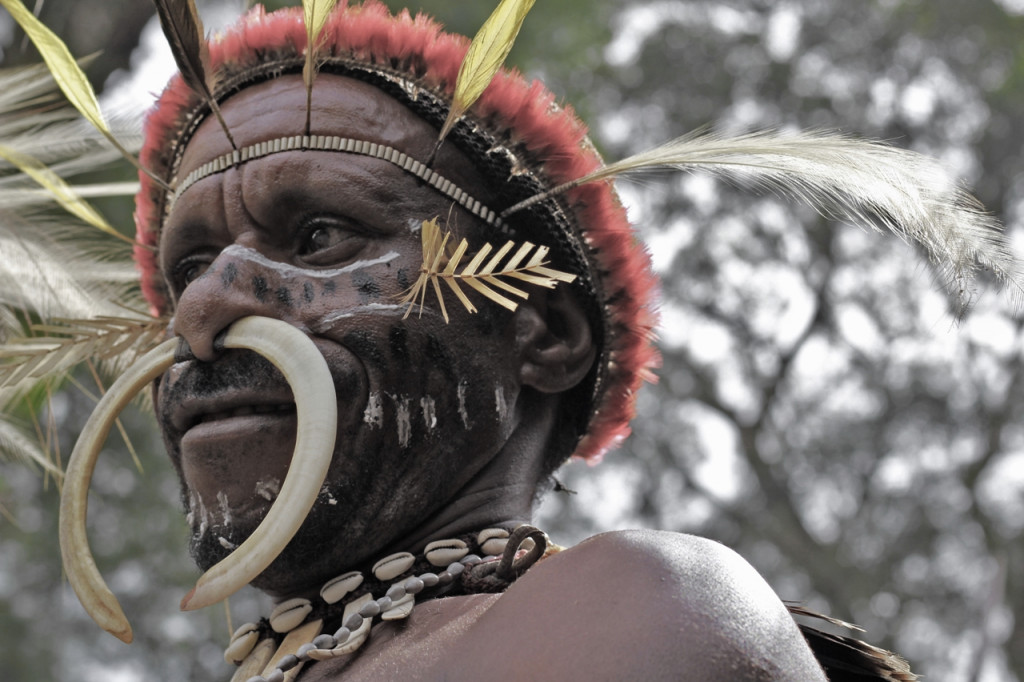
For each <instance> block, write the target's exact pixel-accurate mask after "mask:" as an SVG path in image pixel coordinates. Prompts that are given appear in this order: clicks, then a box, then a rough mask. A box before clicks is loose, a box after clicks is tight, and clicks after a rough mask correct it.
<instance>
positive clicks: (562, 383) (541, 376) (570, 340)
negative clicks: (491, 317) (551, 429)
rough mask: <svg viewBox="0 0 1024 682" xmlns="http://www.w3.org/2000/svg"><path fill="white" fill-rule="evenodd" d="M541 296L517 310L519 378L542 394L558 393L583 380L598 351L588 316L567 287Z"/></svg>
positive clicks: (531, 298)
mask: <svg viewBox="0 0 1024 682" xmlns="http://www.w3.org/2000/svg"><path fill="white" fill-rule="evenodd" d="M544 293H546V294H547V295H546V296H536V295H534V296H531V297H530V300H529V301H528V302H526V303H524V304H523V305H521V306H519V309H518V310H517V311H516V345H517V348H518V350H519V356H520V358H522V365H521V367H520V372H519V378H520V380H521V381H522V383H523V385H526V386H532V387H533V388H535V389H537V390H538V391H540V392H541V393H561V392H562V391H566V390H568V389H570V388H572V387H573V386H575V385H576V384H578V383H579V382H580V381H582V380H583V378H584V377H585V376H586V375H587V373H588V372H589V371H590V368H591V367H592V366H593V364H594V358H595V356H596V355H597V349H596V348H595V347H594V341H593V336H592V334H591V330H590V323H589V322H588V320H587V316H586V314H585V313H584V312H583V308H582V306H581V305H580V304H579V301H577V300H576V297H575V296H574V295H573V292H572V291H571V290H570V289H569V287H567V286H559V287H557V288H555V289H554V290H553V291H551V292H550V293H548V292H544Z"/></svg>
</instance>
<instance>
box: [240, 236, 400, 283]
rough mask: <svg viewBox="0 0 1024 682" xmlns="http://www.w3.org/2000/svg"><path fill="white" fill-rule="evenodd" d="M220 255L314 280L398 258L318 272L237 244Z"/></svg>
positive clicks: (390, 255) (395, 254)
mask: <svg viewBox="0 0 1024 682" xmlns="http://www.w3.org/2000/svg"><path fill="white" fill-rule="evenodd" d="M221 254H223V255H227V256H232V257H234V258H238V259H241V260H247V261H251V262H252V263H255V264H256V265H259V266H260V267H263V268H266V269H267V270H272V271H274V272H276V273H277V274H278V275H280V276H281V277H311V278H315V279H331V278H334V277H337V276H338V275H344V274H347V273H350V272H356V271H358V270H362V269H364V268H369V267H373V266H374V265H381V264H383V263H390V262H391V261H393V260H394V259H396V258H398V255H399V254H398V252H397V251H388V252H387V253H385V254H384V255H383V256H381V257H380V258H372V259H370V260H359V261H356V262H355V263H349V264H348V265H346V266H345V267H342V268H333V269H330V270H318V269H310V268H300V267H298V266H295V265H289V264H288V263H281V262H280V261H276V260H271V259H269V258H267V257H266V256H264V255H263V254H262V253H260V252H259V251H257V250H255V249H250V248H249V247H248V246H240V245H238V244H231V245H229V246H226V247H225V248H224V250H223V251H221Z"/></svg>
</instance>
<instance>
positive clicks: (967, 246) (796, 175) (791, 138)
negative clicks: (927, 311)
mask: <svg viewBox="0 0 1024 682" xmlns="http://www.w3.org/2000/svg"><path fill="white" fill-rule="evenodd" d="M659 168H660V169H665V168H674V169H678V170H685V171H694V170H704V171H709V172H711V173H714V174H717V175H721V176H724V177H727V178H729V179H732V180H737V181H740V182H745V183H750V184H753V185H755V186H761V187H766V188H768V189H770V190H773V191H776V192H779V193H782V194H786V195H791V196H793V197H795V198H797V199H800V200H802V201H805V202H806V203H808V204H810V205H811V206H813V207H815V208H816V209H817V210H819V211H821V212H822V213H825V214H827V215H828V216H830V217H836V218H843V219H847V220H852V221H855V222H857V223H861V224H865V225H871V226H873V227H877V226H879V225H880V226H882V227H885V228H887V229H889V230H891V231H892V232H894V233H895V234H897V235H899V236H900V237H901V238H903V239H905V240H908V241H912V242H916V243H917V244H920V245H921V246H922V247H924V249H925V251H926V252H927V254H928V256H929V258H930V259H931V260H932V261H933V262H934V263H935V264H936V266H937V267H938V269H939V271H940V273H941V274H942V275H943V277H944V278H945V279H946V281H947V285H948V286H949V288H950V290H951V291H952V293H953V294H954V295H955V296H956V298H957V300H958V302H959V305H960V308H961V311H963V310H964V309H966V306H967V304H968V303H969V298H970V291H971V286H970V285H971V280H972V277H973V275H974V274H975V272H976V270H977V268H978V267H979V266H981V267H984V268H987V269H989V270H991V271H992V272H994V273H995V274H996V275H997V276H998V277H999V278H1000V279H1001V280H1003V281H1004V282H1006V283H1007V284H1009V285H1010V286H1012V287H1014V288H1016V289H1017V290H1018V292H1019V291H1021V290H1024V287H1022V285H1021V276H1022V269H1021V264H1020V262H1019V261H1018V259H1017V258H1016V257H1015V256H1014V255H1013V253H1012V251H1011V249H1010V247H1009V245H1008V243H1007V241H1006V239H1005V237H1004V235H1003V232H1002V230H1001V227H1000V225H999V222H998V221H997V220H996V219H995V218H993V217H992V216H991V215H990V214H989V213H987V212H986V211H985V210H984V208H983V207H982V206H981V204H980V203H979V202H978V201H977V200H976V199H975V198H974V197H973V196H971V195H970V194H968V193H967V192H966V191H964V189H963V188H962V187H961V186H960V185H959V184H958V183H957V182H956V181H955V180H954V179H953V178H952V177H951V176H950V175H949V173H947V172H946V171H945V170H944V169H943V168H942V167H941V166H940V165H939V164H938V163H937V162H935V161H934V160H933V159H930V158H928V157H926V156H923V155H921V154H918V153H916V152H911V151H907V150H904V149H899V148H896V147H892V146H890V145H886V144H882V143H880V142H873V141H863V140H856V139H851V138H849V137H846V136H843V135H839V134H834V133H822V132H803V133H778V132H772V131H768V132H757V133H750V134H746V135H739V136H736V137H723V136H721V135H717V134H713V133H707V134H698V135H690V136H685V137H681V138H678V139H676V140H673V141H672V142H669V143H667V144H665V145H662V146H660V147H657V148H655V149H652V150H650V151H647V152H643V153H641V154H637V155H636V156H632V157H629V158H627V159H625V160H623V161H620V162H618V163H613V164H609V165H607V166H604V167H603V168H600V169H598V170H597V171H595V172H593V173H591V174H589V175H586V176H584V177H582V178H579V179H578V180H575V181H573V182H569V183H566V184H564V185H561V186H559V187H555V188H554V189H551V190H549V191H547V192H544V193H542V194H539V195H537V196H534V197H532V198H530V199H527V200H525V201H523V202H520V203H519V204H516V205H514V206H512V207H510V208H508V209H506V210H505V211H504V212H503V213H502V217H505V216H507V215H510V214H512V213H515V212H517V211H520V210H522V209H524V208H527V207H528V206H531V205H533V204H536V203H538V202H540V201H544V200H545V199H547V198H549V197H552V196H555V195H558V194H561V193H563V192H565V191H567V190H569V189H571V188H573V187H578V186H579V185H582V184H586V183H589V182H598V181H602V180H607V179H609V178H614V177H617V176H620V175H631V174H636V173H639V172H642V171H651V170H655V169H659Z"/></svg>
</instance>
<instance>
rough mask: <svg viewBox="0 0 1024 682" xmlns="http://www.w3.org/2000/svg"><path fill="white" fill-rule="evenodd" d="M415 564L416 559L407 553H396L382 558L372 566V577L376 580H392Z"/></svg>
mask: <svg viewBox="0 0 1024 682" xmlns="http://www.w3.org/2000/svg"><path fill="white" fill-rule="evenodd" d="M414 563H416V557H414V556H413V555H412V554H409V553H408V552H398V553H397V554H391V555H389V556H386V557H384V558H383V559H381V560H380V561H378V562H377V563H375V564H374V565H373V575H374V576H375V577H376V578H377V580H394V579H395V578H397V577H398V576H400V575H402V574H403V573H405V572H406V571H408V570H409V569H410V568H412V565H413V564H414Z"/></svg>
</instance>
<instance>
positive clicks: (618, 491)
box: [0, 0, 1024, 682]
mask: <svg viewBox="0 0 1024 682" xmlns="http://www.w3.org/2000/svg"><path fill="white" fill-rule="evenodd" d="M86 4H88V3H83V2H75V3H71V2H69V1H68V0H50V1H49V2H47V3H46V5H45V11H46V12H47V13H48V14H44V18H46V19H47V21H48V23H50V25H51V26H54V27H58V28H59V27H60V25H61V24H65V26H64V28H65V29H66V30H67V31H69V32H71V33H72V34H73V33H74V32H75V31H77V30H82V31H84V32H85V33H90V32H91V33H93V34H94V35H99V34H100V28H97V26H99V27H101V28H102V27H104V26H106V27H107V28H104V29H103V30H104V31H109V32H108V33H104V34H103V35H105V36H106V37H105V38H102V39H100V40H98V41H97V42H99V43H100V44H102V45H104V46H105V47H106V48H107V49H106V52H110V53H113V52H116V53H117V55H114V54H111V55H110V61H109V62H105V63H107V64H111V65H115V64H116V65H120V66H124V65H126V64H127V63H128V55H129V52H130V49H131V46H133V45H134V44H135V36H136V35H137V33H138V30H139V28H140V25H141V22H142V21H145V17H146V16H148V15H151V14H152V11H151V10H150V9H149V7H150V6H149V4H148V3H144V2H132V3H122V5H124V6H125V8H126V9H125V10H124V11H123V12H122V11H121V10H120V9H119V11H118V12H109V11H107V10H108V9H109V6H105V7H104V8H103V9H102V11H105V12H106V16H105V17H103V18H95V19H91V20H90V21H88V22H87V21H85V20H82V21H74V20H71V19H70V17H71V10H69V9H68V8H70V7H73V8H75V11H78V7H79V6H82V7H84V6H85V5H86ZM389 4H390V5H392V6H394V7H398V6H401V3H397V2H389ZM423 4H424V7H425V9H426V11H428V12H429V13H431V14H435V15H436V16H439V17H440V18H442V19H444V20H447V21H448V22H449V26H450V28H451V29H452V30H456V31H460V32H463V33H469V34H472V33H473V32H474V31H475V30H476V28H477V27H478V26H479V24H480V23H481V22H482V21H483V19H484V17H485V15H486V13H487V12H488V11H489V10H490V5H489V4H488V3H456V2H454V1H453V0H434V1H432V2H430V3H427V2H424V3H423ZM129 6H130V9H128V8H129ZM118 7H119V8H120V7H121V5H118ZM1015 7H1016V10H1015V9H1014V8H1015ZM62 8H63V9H62ZM1019 12H1020V7H1019V3H1017V5H1014V4H1013V3H1012V2H1011V0H1005V1H1004V2H995V1H994V0H980V1H979V2H973V3H964V2H961V1H960V0H929V1H928V2H924V0H871V1H869V2H864V3H850V2H842V1H841V0H787V1H786V2H776V3H772V2H766V1H765V0H729V1H727V2H710V1H702V0H657V1H652V2H639V3H638V2H629V3H627V2H624V1H621V0H619V1H615V0H604V1H603V2H586V3H584V2H582V1H580V0H573V1H571V2H568V1H567V2H558V3H551V2H547V3H538V4H537V6H536V8H535V9H534V10H533V12H532V14H531V16H530V17H529V19H528V20H527V23H526V26H525V28H524V31H523V34H522V36H521V38H520V40H519V42H518V43H517V47H516V50H515V51H514V53H513V56H512V62H513V63H515V64H518V65H519V66H520V68H522V69H523V70H524V71H526V72H527V73H528V74H529V75H536V76H538V77H541V78H543V79H544V80H546V81H547V82H548V83H549V84H551V85H552V87H553V88H554V89H555V91H556V92H560V93H564V94H565V95H566V99H567V100H568V101H570V102H573V104H574V105H576V106H577V108H578V109H579V110H580V111H581V112H582V113H583V115H584V117H585V118H586V119H587V120H589V121H590V122H591V123H592V126H593V129H594V134H595V137H596V139H597V142H598V144H599V145H600V146H601V147H602V148H603V149H604V150H606V153H607V154H608V156H609V157H611V158H619V157H621V156H625V155H626V154H628V153H631V152H635V151H639V150H641V149H643V148H645V147H648V146H651V145H653V144H656V143H657V142H660V141H663V140H666V139H668V138H670V137H672V136H675V135H679V134H682V133H685V132H688V131H690V130H692V129H694V128H697V127H700V126H702V125H707V124H711V125H713V126H715V127H718V128H722V129H725V130H730V131H735V130H747V129H758V128H765V127H781V128H786V127H800V128H808V127H810V128H838V129H841V130H844V131H848V132H851V133H853V134H858V135H866V136H871V137H878V138H883V139H888V140H892V141H893V142H894V143H896V144H898V145H901V146H907V147H911V148H914V149H917V150H920V151H924V152H926V153H930V154H932V155H935V156H938V157H940V158H942V159H943V160H944V161H945V162H947V163H948V164H949V165H950V166H951V167H952V168H953V169H954V170H955V171H957V172H958V173H960V174H961V175H963V176H964V177H965V178H966V179H967V181H968V182H969V183H971V184H973V185H974V186H975V187H976V188H977V192H978V194H979V196H980V198H981V199H982V200H983V201H984V202H985V204H986V205H987V206H988V207H989V208H990V209H991V210H993V211H994V212H995V213H996V214H997V215H1000V216H1002V217H1003V218H1004V219H1005V221H1006V222H1007V224H1008V226H1009V228H1010V229H1012V230H1015V231H1018V232H1019V230H1020V223H1021V221H1022V219H1024V172H1022V166H1021V161H1020V159H1021V158H1024V156H1022V154H1021V151H1022V150H1021V146H1022V143H1024V141H1022V137H1021V135H1020V134H1018V133H1017V122H1018V121H1019V120H1021V118H1022V116H1021V114H1022V113H1024V46H1022V45H1021V44H1020V39H1019V37H1020V35H1022V29H1024V19H1022V18H1021V16H1020V13H1019ZM93 14H101V11H96V10H94V11H93ZM47 17H51V18H52V21H51V19H50V18H47ZM139 17H141V18H139ZM65 20H66V21H65ZM122 20H123V21H124V22H125V23H124V24H122V23H121V22H122ZM112 36H113V37H116V38H117V39H114V38H113V37H112ZM19 40H20V38H18V37H17V36H15V35H13V34H11V35H10V40H8V41H7V43H6V45H5V47H4V55H5V61H6V60H7V59H8V58H10V55H11V54H12V52H13V53H17V51H18V45H19ZM75 40H79V39H71V40H70V42H71V44H72V46H73V49H74V50H75V51H76V54H85V53H88V52H90V51H91V50H92V49H94V48H91V47H88V46H87V45H85V44H83V43H80V42H75ZM122 46H127V48H124V47H122ZM92 68H93V69H94V71H93V72H92V73H93V75H94V77H95V78H96V79H97V82H103V80H104V78H105V76H104V74H105V73H106V72H108V71H109V70H111V69H112V68H114V67H113V66H110V65H103V66H101V65H99V64H94V65H93V67H92ZM158 87H159V84H154V85H153V89H157V88H158ZM623 191H624V194H625V196H626V198H627V200H628V201H629V203H630V206H631V212H632V215H633V217H634V219H635V221H636V222H637V223H638V224H640V225H642V226H643V229H644V231H645V235H646V238H647V239H648V241H649V243H651V245H652V250H653V252H654V254H655V261H656V265H657V267H658V268H659V270H660V271H661V272H662V273H663V275H664V277H665V283H664V312H665V324H664V330H663V332H662V335H663V352H664V355H665V363H664V369H663V371H662V372H661V381H660V383H659V384H658V385H656V386H653V387H649V388H648V389H647V390H646V394H645V397H644V398H643V400H642V403H641V416H640V417H639V418H638V419H637V421H636V422H635V424H634V430H635V434H634V436H633V437H632V438H631V439H630V440H629V441H627V444H626V446H625V447H624V448H623V449H622V450H620V451H618V452H615V453H612V454H611V455H610V456H609V457H608V460H607V461H606V462H605V463H604V464H603V465H602V466H601V467H598V468H596V469H590V468H585V467H581V466H577V465H570V466H568V467H566V468H565V470H563V472H562V473H561V474H560V478H561V479H562V481H563V483H565V485H566V486H567V487H568V488H572V489H576V490H578V491H579V494H578V495H575V496H567V495H555V496H552V498H551V499H550V500H549V501H548V502H547V503H545V505H544V507H543V509H542V517H543V520H542V522H543V525H544V526H545V527H546V528H548V529H549V530H550V531H551V532H552V534H553V535H554V537H555V538H556V539H558V540H560V541H563V542H566V541H571V540H576V539H579V538H581V537H583V536H585V535H588V534H592V533H593V532H596V531H599V530H604V529H608V528H611V527H625V526H629V525H644V526H656V527H661V528H667V529H672V530H679V531H686V532H695V533H699V534H702V535H707V536H709V537H714V538H717V539H720V540H722V541H723V542H725V543H726V544H728V545H730V546H732V547H734V548H736V549H737V550H738V551H740V552H741V553H742V554H743V555H744V556H746V557H747V558H748V559H749V560H751V561H752V562H753V563H754V564H755V565H756V566H757V567H758V568H759V569H760V570H761V571H762V572H763V573H764V574H765V575H766V576H767V577H768V578H769V580H770V581H771V582H772V583H773V585H774V586H775V587H776V589H777V590H778V591H779V593H780V594H781V595H782V596H783V597H784V598H788V599H798V600H804V601H806V602H808V603H809V605H810V606H812V607H816V608H819V609H822V610H825V611H829V612H831V613H833V614H834V615H837V616H840V617H845V618H848V619H851V620H854V621H855V622H859V623H861V624H862V625H864V626H866V627H867V628H868V630H869V632H868V637H869V639H870V640H872V641H876V642H877V641H882V642H883V643H885V644H887V645H889V646H892V647H895V648H897V649H899V650H900V651H901V652H903V653H905V655H907V656H909V657H910V658H911V659H912V661H913V662H914V664H915V668H917V669H918V670H919V671H920V672H923V673H925V674H926V675H927V676H928V679H931V680H939V681H948V682H956V681H959V680H986V681H996V680H998V681H1002V682H1010V681H1012V680H1014V679H1016V680H1018V681H1020V680H1024V543H1022V541H1021V534H1022V532H1024V521H1022V519H1024V423H1022V419H1024V418H1022V417H1021V416H1019V415H1018V410H1017V409H1016V406H1017V405H1019V404H1021V401H1022V400H1024V381H1022V376H1021V375H1022V370H1021V352H1022V330H1021V323H1020V321H1019V319H1015V317H1014V316H1013V315H1012V312H1013V311H1011V306H1010V305H1008V304H1007V301H1006V300H1005V299H1006V297H1005V296H1002V295H999V294H994V293H992V292H991V291H989V290H987V289H986V288H985V287H984V286H982V293H980V294H979V295H978V297H977V299H976V303H975V309H974V311H973V313H972V314H971V316H969V317H968V318H967V319H966V320H965V321H964V322H962V323H959V324H956V323H954V320H953V318H952V316H951V315H950V314H949V312H948V306H947V300H946V298H945V297H944V296H943V295H942V294H941V293H939V292H938V291H937V289H936V286H935V285H934V282H933V281H932V280H933V275H932V273H930V272H929V269H928V267H929V266H928V265H927V264H926V263H925V262H924V261H923V259H922V258H920V257H919V256H918V255H917V254H915V253H912V250H911V249H910V248H909V247H906V246H905V245H903V244H901V243H899V242H898V241H896V240H894V239H892V238H889V237H881V236H878V235H874V234H870V233H869V232H867V231H866V230H865V229H863V227H856V226H850V225H837V224H833V223H829V222H827V221H826V220H824V219H822V218H821V217H820V216H817V215H815V214H813V213H812V212H810V211H806V210H802V209H800V208H798V207H795V206H793V205H792V204H791V203H789V202H787V201H785V200H783V199H781V198H778V197H774V196H751V195H750V193H747V192H742V191H738V190H737V189H735V188H732V187H729V186H725V185H723V184H720V183H715V182H712V181H710V180H708V179H706V178H704V177H702V176H699V175H694V176H685V177H679V176H668V175H666V176H665V178H664V181H661V182H653V181H652V182H651V183H648V184H644V185H642V186H637V185H624V186H623ZM1017 317H1018V318H1019V315H1018V316H1017ZM88 409H89V404H88V401H83V400H81V399H80V396H76V395H75V394H68V395H67V396H66V397H63V398H61V399H60V401H59V403H58V408H57V410H56V412H57V416H58V418H59V421H60V423H61V428H62V431H63V432H64V436H65V438H66V440H65V443H70V442H71V439H72V438H73V434H75V433H76V432H77V429H78V428H79V427H80V424H81V422H82V420H83V419H84V413H85V412H87V410H88ZM134 421H135V422H137V423H136V424H135V427H134V428H133V432H134V433H137V434H139V435H137V436H136V445H137V446H138V447H139V449H140V451H141V454H142V456H143V460H144V466H145V472H146V473H145V474H144V475H142V476H139V475H138V474H137V473H136V472H134V470H133V465H132V464H131V461H130V458H129V457H128V456H127V455H126V454H118V455H116V456H106V457H105V458H104V459H103V460H101V463H102V466H103V467H104V468H103V470H102V471H100V472H99V474H98V476H97V478H98V481H99V482H100V486H99V489H98V491H97V492H98V493H99V494H98V495H97V498H98V499H97V500H96V501H95V502H97V503H96V504H94V511H93V513H92V519H93V521H92V523H91V526H92V528H93V533H94V542H95V543H96V549H97V554H98V555H99V556H100V559H101V569H102V570H104V572H105V574H106V575H108V576H110V577H111V578H112V582H113V585H114V589H115V592H117V593H118V594H119V596H120V595H124V596H125V599H124V601H125V602H126V610H127V612H128V613H129V616H131V617H132V619H133V621H134V623H135V626H136V633H137V636H138V637H139V638H140V639H141V640H142V641H141V642H140V643H139V644H136V645H135V646H133V647H130V648H129V647H124V646H123V645H121V644H120V643H119V642H115V641H114V640H113V639H112V638H110V637H108V636H106V635H103V634H101V633H98V632H96V631H95V629H94V628H92V626H91V623H89V622H88V620H87V618H86V617H85V616H84V614H82V612H81V609H80V608H79V607H78V606H77V604H76V603H75V602H74V600H73V597H72V596H70V592H69V590H67V589H66V588H65V589H62V590H61V591H60V592H55V591H54V586H55V585H57V584H58V583H59V559H58V558H57V553H56V535H55V510H56V500H55V497H56V496H55V495H54V494H53V491H52V490H49V491H41V490H40V484H39V482H38V480H37V479H35V478H33V477H32V476H31V475H27V474H26V473H25V472H24V471H20V470H16V469H15V470H10V468H9V467H7V466H5V468H4V470H3V478H2V483H0V504H3V505H4V509H7V510H9V512H10V514H11V516H12V517H13V518H14V519H16V520H17V522H18V526H15V525H14V524H13V523H11V521H9V520H7V519H0V524H2V525H0V529H2V533H0V636H2V637H3V638H4V640H5V646H4V647H3V652H2V653H0V669H4V670H5V671H6V674H7V678H8V679H13V680H25V681H29V680H31V681H32V682H36V681H43V680H49V679H84V680H90V679H93V678H95V679H109V678H110V676H111V674H112V673H115V672H118V673H123V674H124V676H125V678H126V679H164V680H179V679H181V680H184V679H210V678H219V677H225V674H224V673H225V670H226V669H225V667H224V666H223V665H222V664H220V663H219V662H218V661H219V660H220V655H219V650H218V644H222V643H223V641H224V639H225V632H226V627H225V624H224V622H223V621H224V618H223V615H222V614H221V613H218V612H217V610H216V609H208V610H207V611H208V613H203V614H186V615H179V614H177V612H176V604H177V600H178V599H179V598H180V596H181V595H182V594H183V593H184V591H185V590H187V588H188V586H189V583H190V582H191V580H193V579H194V577H195V573H194V571H193V570H192V569H191V567H190V566H189V565H188V560H187V558H185V556H184V551H183V547H184V545H185V541H184V537H183V536H184V529H183V524H182V523H181V522H180V520H179V519H177V518H176V517H175V516H174V515H173V514H172V513H168V512H169V510H172V509H174V508H176V496H177V491H176V487H177V484H176V482H175V481H173V479H172V478H171V477H170V472H169V468H168V467H166V465H165V464H164V463H163V461H162V455H161V450H162V448H161V446H160V444H159V441H158V439H157V438H156V437H155V436H154V435H153V429H152V424H151V421H149V420H146V419H145V418H139V419H135V420H134ZM109 447H110V448H111V449H114V448H116V447H117V443H116V442H115V440H114V439H111V443H110V445H109ZM155 499H156V500H160V502H159V503H157V504H154V500H155ZM233 605H234V606H235V607H236V608H237V609H238V610H239V611H241V613H240V614H238V613H237V612H236V618H237V617H241V618H246V617H248V616H247V615H246V614H247V613H250V614H251V613H254V612H255V611H256V609H257V608H258V606H257V602H256V600H255V598H253V597H252V596H251V595H247V596H244V597H242V598H239V599H237V600H233ZM211 639H212V640H214V642H213V643H210V642H211ZM112 661H113V662H114V663H111V662H112Z"/></svg>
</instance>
